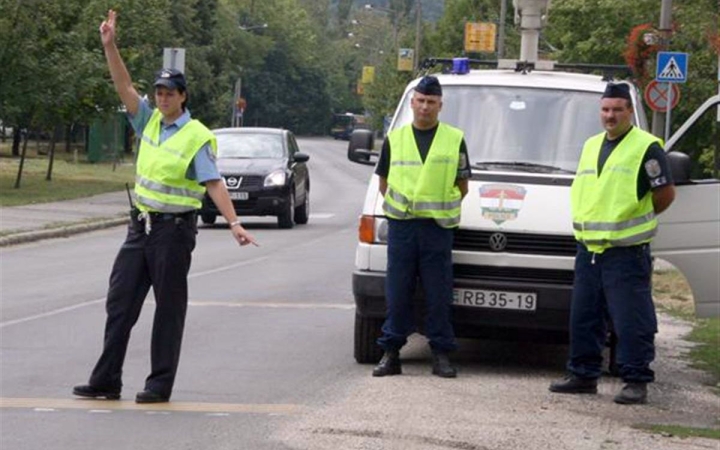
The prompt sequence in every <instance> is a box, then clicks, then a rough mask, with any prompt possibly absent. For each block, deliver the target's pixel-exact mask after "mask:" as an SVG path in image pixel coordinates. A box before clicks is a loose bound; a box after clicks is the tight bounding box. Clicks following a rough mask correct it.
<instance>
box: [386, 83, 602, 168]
mask: <svg viewBox="0 0 720 450" xmlns="http://www.w3.org/2000/svg"><path fill="white" fill-rule="evenodd" d="M411 96H412V91H410V92H409V93H408V95H406V97H405V99H404V100H403V105H402V106H401V111H400V113H399V115H398V118H397V120H396V123H395V126H396V127H397V126H401V125H404V124H407V123H410V122H412V110H411V109H410V98H411ZM599 99H600V94H599V93H595V92H582V91H571V90H553V89H533V88H518V87H504V86H444V87H443V107H442V111H441V112H440V120H441V121H443V122H446V123H449V124H450V125H454V126H456V127H459V128H460V129H462V130H463V131H464V132H465V141H466V143H467V147H468V155H469V157H470V162H471V164H472V165H473V167H475V168H477V169H480V170H482V169H487V168H488V167H490V166H493V167H495V168H497V167H502V168H503V169H505V168H507V169H512V170H522V171H533V172H534V171H537V172H564V173H574V172H575V169H576V168H577V163H578V159H579V157H580V151H581V150H582V146H583V143H584V142H585V140H586V139H587V138H588V137H590V136H592V135H594V134H597V133H599V132H601V131H602V126H601V124H600V102H599Z"/></svg>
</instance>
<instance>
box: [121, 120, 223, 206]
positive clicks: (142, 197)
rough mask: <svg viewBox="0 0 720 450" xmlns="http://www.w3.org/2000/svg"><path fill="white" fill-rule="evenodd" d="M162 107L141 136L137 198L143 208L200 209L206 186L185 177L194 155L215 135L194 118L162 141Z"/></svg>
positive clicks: (137, 204)
mask: <svg viewBox="0 0 720 450" xmlns="http://www.w3.org/2000/svg"><path fill="white" fill-rule="evenodd" d="M160 119H161V114H160V111H159V110H157V109H156V110H155V111H153V113H152V115H151V116H150V120H149V121H148V123H147V125H146V126H145V129H144V130H143V134H142V136H141V139H142V140H141V143H140V150H139V152H140V153H139V155H138V160H137V169H136V174H135V200H136V206H137V208H138V209H139V210H141V211H158V212H165V213H182V212H187V211H193V210H196V209H200V207H201V206H202V198H203V195H204V194H205V186H203V185H201V184H200V183H198V182H197V181H195V180H188V179H187V178H186V177H185V174H186V173H187V170H188V167H190V164H192V161H193V158H194V157H195V155H196V154H197V152H198V151H199V150H200V149H201V148H202V146H203V145H205V144H207V143H210V146H211V147H212V150H213V152H217V144H216V140H215V135H214V134H213V133H212V131H210V130H208V129H207V128H206V127H205V125H203V124H202V123H200V122H199V121H198V120H191V121H189V122H188V123H186V124H185V125H183V126H182V128H180V129H179V130H178V131H177V132H176V133H175V134H173V135H172V136H171V137H170V138H169V139H166V140H165V141H164V142H163V143H162V144H160V143H159V142H160Z"/></svg>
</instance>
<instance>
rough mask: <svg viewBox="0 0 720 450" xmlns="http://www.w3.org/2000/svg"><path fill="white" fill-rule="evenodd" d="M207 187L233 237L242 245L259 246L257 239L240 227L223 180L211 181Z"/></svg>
mask: <svg viewBox="0 0 720 450" xmlns="http://www.w3.org/2000/svg"><path fill="white" fill-rule="evenodd" d="M205 187H206V188H207V192H208V195H209V196H210V198H211V199H212V200H213V202H215V206H217V208H218V209H219V210H220V213H221V214H222V215H223V217H225V220H227V222H228V223H229V224H233V223H235V224H234V225H230V232H231V233H232V234H233V237H234V238H235V240H236V241H237V242H238V244H240V245H248V244H253V245H255V246H257V245H258V243H257V242H256V241H255V238H254V237H253V236H252V235H251V234H250V233H248V232H247V230H246V229H245V228H243V226H242V225H240V222H238V221H237V215H236V214H235V208H234V207H233V204H232V200H230V195H229V194H228V191H227V188H226V187H225V184H224V183H223V182H222V180H211V181H208V182H207V183H205Z"/></svg>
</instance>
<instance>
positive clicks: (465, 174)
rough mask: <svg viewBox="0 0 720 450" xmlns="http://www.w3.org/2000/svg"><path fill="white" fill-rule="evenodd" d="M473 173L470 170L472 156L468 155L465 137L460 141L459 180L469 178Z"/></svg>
mask: <svg viewBox="0 0 720 450" xmlns="http://www.w3.org/2000/svg"><path fill="white" fill-rule="evenodd" d="M471 175H472V173H471V171H470V158H469V157H468V151H467V145H466V144H465V138H463V140H462V142H461V143H460V161H458V172H457V179H458V180H467V179H468V178H470V176H471Z"/></svg>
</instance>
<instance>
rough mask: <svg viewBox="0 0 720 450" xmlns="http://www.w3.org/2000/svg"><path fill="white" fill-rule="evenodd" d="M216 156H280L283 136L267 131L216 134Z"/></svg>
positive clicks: (282, 151)
mask: <svg viewBox="0 0 720 450" xmlns="http://www.w3.org/2000/svg"><path fill="white" fill-rule="evenodd" d="M216 137H217V146H218V158H282V157H283V155H284V153H285V152H284V150H283V138H282V135H280V134H269V133H219V134H216Z"/></svg>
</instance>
